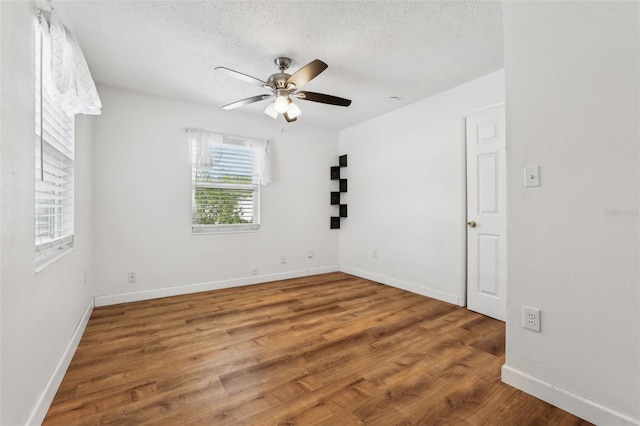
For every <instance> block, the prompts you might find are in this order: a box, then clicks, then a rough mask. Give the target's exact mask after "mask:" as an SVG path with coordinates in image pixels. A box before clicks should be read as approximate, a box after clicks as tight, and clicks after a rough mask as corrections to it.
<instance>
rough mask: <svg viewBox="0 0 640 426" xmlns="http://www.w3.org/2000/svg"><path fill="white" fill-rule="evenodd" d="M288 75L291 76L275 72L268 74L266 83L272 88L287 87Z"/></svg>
mask: <svg viewBox="0 0 640 426" xmlns="http://www.w3.org/2000/svg"><path fill="white" fill-rule="evenodd" d="M289 77H291V74H287V73H285V72H277V73H275V74H272V75H270V76H269V78H268V79H267V84H268V85H269V86H271V87H273V88H274V89H285V88H286V87H287V80H288V79H289Z"/></svg>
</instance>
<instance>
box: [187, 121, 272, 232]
mask: <svg viewBox="0 0 640 426" xmlns="http://www.w3.org/2000/svg"><path fill="white" fill-rule="evenodd" d="M187 133H188V136H189V139H190V142H191V156H192V161H191V167H192V232H193V233H210V232H243V231H257V230H259V229H260V184H261V183H268V177H265V176H266V174H265V173H266V170H267V168H266V161H265V158H266V146H267V142H266V141H263V140H257V139H248V138H242V137H237V136H229V135H222V134H217V133H210V132H205V131H202V130H194V129H188V130H187Z"/></svg>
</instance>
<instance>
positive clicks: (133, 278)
mask: <svg viewBox="0 0 640 426" xmlns="http://www.w3.org/2000/svg"><path fill="white" fill-rule="evenodd" d="M127 280H128V281H129V284H133V283H135V282H137V281H138V278H137V277H136V273H135V272H129V273H127Z"/></svg>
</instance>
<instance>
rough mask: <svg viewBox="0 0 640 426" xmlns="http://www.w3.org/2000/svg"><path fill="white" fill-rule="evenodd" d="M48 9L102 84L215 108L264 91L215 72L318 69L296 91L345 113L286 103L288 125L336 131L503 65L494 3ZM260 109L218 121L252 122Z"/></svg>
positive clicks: (62, 5) (66, 5)
mask: <svg viewBox="0 0 640 426" xmlns="http://www.w3.org/2000/svg"><path fill="white" fill-rule="evenodd" d="M53 6H54V8H55V10H56V11H57V12H58V14H59V16H60V18H61V20H62V22H63V23H65V24H66V25H67V26H68V27H69V28H70V29H71V31H72V32H73V33H74V34H75V35H76V38H77V39H78V40H79V41H80V44H81V46H82V48H83V51H84V53H85V56H86V58H87V61H88V63H89V66H90V68H91V71H92V74H93V76H94V79H95V80H96V81H97V82H98V83H102V84H105V85H109V86H115V87H121V88H125V89H131V90H135V91H139V92H146V93H152V94H157V95H162V96H168V97H172V98H178V99H183V100H189V101H195V102H200V103H205V104H209V105H213V106H217V107H220V106H222V105H225V104H227V103H230V102H233V101H236V100H239V99H243V98H247V97H250V96H253V95H258V94H261V93H266V92H265V91H263V89H261V88H260V87H257V86H252V85H250V84H247V83H244V82H242V81H240V80H236V79H234V78H232V77H229V76H228V75H225V74H224V73H222V72H219V71H214V68H215V67H216V66H225V67H228V68H231V69H234V70H237V71H240V72H243V73H245V74H249V75H252V76H254V77H257V78H260V79H262V80H266V78H267V77H268V76H269V75H270V74H272V73H274V72H276V68H275V66H274V65H273V59H274V58H275V57H277V56H289V57H291V58H292V59H293V63H292V65H291V68H290V69H289V72H290V73H293V71H296V70H297V69H298V68H300V67H301V66H303V65H305V64H306V63H308V62H310V61H312V60H313V59H321V60H323V61H324V62H326V63H327V64H328V65H329V68H327V70H326V71H324V72H323V73H322V74H320V75H319V76H318V77H317V78H316V79H314V80H313V81H311V82H310V83H309V84H307V85H306V86H304V90H310V91H315V92H321V93H327V94H331V95H335V96H340V97H344V98H348V99H351V100H352V101H353V103H352V105H351V106H350V107H348V108H343V107H337V106H330V105H323V104H317V103H314V102H308V101H302V100H301V101H296V103H297V104H298V105H299V106H300V108H301V109H302V112H303V114H302V116H301V117H300V118H299V120H298V122H296V123H291V124H289V125H305V123H306V124H312V125H319V126H323V127H328V128H333V129H344V128H346V127H349V126H352V125H354V124H357V123H360V122H363V121H366V120H368V119H370V118H373V117H376V116H378V115H381V114H383V113H385V112H388V111H390V110H393V109H396V108H398V107H400V106H404V105H407V104H409V103H411V102H415V101H417V100H420V99H423V98H426V97H428V96H430V95H433V94H435V93H438V92H441V91H443V90H446V89H448V88H450V87H453V86H456V85H458V84H460V83H463V82H465V81H469V80H471V79H474V78H476V77H480V76H482V75H485V74H488V73H490V72H492V71H495V70H498V69H500V68H502V66H503V54H502V5H501V3H500V2H488V1H472V2H466V1H429V2H427V1H420V2H409V1H389V2H378V1H376V2H373V1H287V2H275V1H206V2H198V1H61V0H54V1H53ZM394 97H399V98H400V100H398V99H395V98H394ZM267 102H268V101H263V102H260V103H257V104H254V105H251V106H247V107H243V108H241V109H237V110H231V111H227V112H226V113H228V114H236V113H238V111H244V112H249V113H255V114H262V111H263V110H264V108H265V107H266V105H267ZM262 116H264V117H266V115H264V114H262ZM261 119H263V118H261ZM267 119H269V118H268V117H267ZM279 120H282V118H279Z"/></svg>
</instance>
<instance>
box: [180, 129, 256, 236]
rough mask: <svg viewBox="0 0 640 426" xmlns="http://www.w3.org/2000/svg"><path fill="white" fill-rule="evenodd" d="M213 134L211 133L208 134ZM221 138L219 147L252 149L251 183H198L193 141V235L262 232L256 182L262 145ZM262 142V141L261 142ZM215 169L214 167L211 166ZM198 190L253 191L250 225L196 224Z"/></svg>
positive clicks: (231, 137)
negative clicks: (258, 158) (228, 146)
mask: <svg viewBox="0 0 640 426" xmlns="http://www.w3.org/2000/svg"><path fill="white" fill-rule="evenodd" d="M207 133H211V132H207ZM217 136H218V137H220V138H221V143H219V144H217V145H222V146H224V145H234V146H242V147H246V148H250V149H251V150H252V151H253V158H252V159H253V166H252V176H251V183H245V184H243V183H222V182H211V183H204V182H197V180H196V176H197V171H198V165H197V164H196V160H195V158H196V149H197V148H196V144H197V143H196V142H194V141H192V146H191V147H190V149H191V187H192V194H191V203H192V204H191V233H192V234H193V235H207V234H230V233H247V232H258V231H260V192H261V191H260V183H259V182H257V181H256V176H257V170H256V168H257V167H258V164H257V156H258V155H259V149H261V148H260V145H259V144H257V143H256V142H259V141H258V140H256V139H251V138H245V137H241V136H233V135H226V134H217ZM260 142H261V141H260ZM213 145H216V144H213ZM211 167H213V166H211ZM198 188H211V189H227V190H250V191H252V202H253V203H252V204H253V215H252V221H251V222H250V223H234V224H200V223H195V219H196V216H195V212H196V191H197V189H198Z"/></svg>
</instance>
